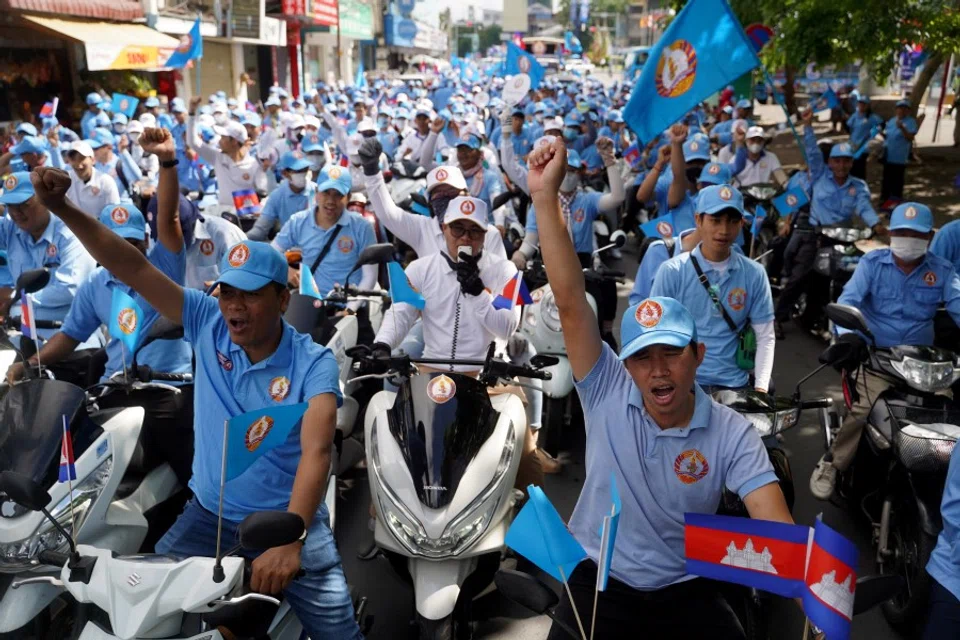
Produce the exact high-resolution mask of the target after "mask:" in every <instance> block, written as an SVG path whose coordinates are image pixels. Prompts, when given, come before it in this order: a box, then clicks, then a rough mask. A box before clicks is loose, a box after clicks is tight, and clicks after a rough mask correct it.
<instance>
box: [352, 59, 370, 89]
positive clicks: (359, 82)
mask: <svg viewBox="0 0 960 640" xmlns="http://www.w3.org/2000/svg"><path fill="white" fill-rule="evenodd" d="M353 84H354V85H356V86H357V87H366V86H367V76H365V75H364V74H363V60H361V61H360V66H359V67H357V77H356V78H355V79H354V81H353Z"/></svg>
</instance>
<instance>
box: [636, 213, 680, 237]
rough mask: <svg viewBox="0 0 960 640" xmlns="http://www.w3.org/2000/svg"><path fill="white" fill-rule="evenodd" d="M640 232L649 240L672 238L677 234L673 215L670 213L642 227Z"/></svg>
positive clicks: (645, 223)
mask: <svg viewBox="0 0 960 640" xmlns="http://www.w3.org/2000/svg"><path fill="white" fill-rule="evenodd" d="M640 231H643V235H645V236H646V237H648V238H663V239H666V238H672V237H673V236H674V234H676V233H677V228H676V226H675V225H674V223H673V214H672V213H668V214H666V215H664V216H660V217H659V218H654V219H653V220H650V221H649V222H644V223H643V224H642V225H640Z"/></svg>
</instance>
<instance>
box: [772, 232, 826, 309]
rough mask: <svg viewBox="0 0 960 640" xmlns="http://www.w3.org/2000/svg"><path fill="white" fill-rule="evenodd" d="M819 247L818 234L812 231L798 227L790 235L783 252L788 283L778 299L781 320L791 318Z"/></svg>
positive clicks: (785, 276)
mask: <svg viewBox="0 0 960 640" xmlns="http://www.w3.org/2000/svg"><path fill="white" fill-rule="evenodd" d="M817 248H818V242H817V234H815V233H813V232H812V231H802V230H800V229H796V230H794V232H793V235H792V236H790V241H789V242H788V243H787V249H786V251H784V253H783V277H784V278H785V279H786V282H787V285H786V286H785V287H784V288H783V289H782V290H781V291H780V299H779V300H777V310H776V318H777V320H778V321H779V322H785V321H787V320H789V319H790V314H791V312H792V310H793V305H794V304H796V302H797V300H798V299H799V298H800V294H802V293H803V289H804V286H805V285H806V281H807V276H808V275H809V274H810V271H811V270H812V269H813V263H814V261H816V259H817Z"/></svg>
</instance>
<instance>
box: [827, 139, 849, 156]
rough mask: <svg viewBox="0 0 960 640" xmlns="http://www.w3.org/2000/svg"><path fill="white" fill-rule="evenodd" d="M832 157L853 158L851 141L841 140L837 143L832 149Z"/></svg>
mask: <svg viewBox="0 0 960 640" xmlns="http://www.w3.org/2000/svg"><path fill="white" fill-rule="evenodd" d="M830 157H831V158H852V157H853V147H851V146H850V143H849V142H841V143H840V144H835V145H833V147H832V148H831V149H830Z"/></svg>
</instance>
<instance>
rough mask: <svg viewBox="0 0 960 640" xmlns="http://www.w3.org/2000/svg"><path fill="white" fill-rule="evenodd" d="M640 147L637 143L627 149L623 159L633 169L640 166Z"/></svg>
mask: <svg viewBox="0 0 960 640" xmlns="http://www.w3.org/2000/svg"><path fill="white" fill-rule="evenodd" d="M640 156H641V153H640V147H639V146H638V145H637V143H633V144H632V145H630V146H629V147H627V149H626V151H624V152H623V159H624V160H626V161H627V162H628V163H629V164H630V166H631V167H634V168H636V166H637V165H638V164H640Z"/></svg>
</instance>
